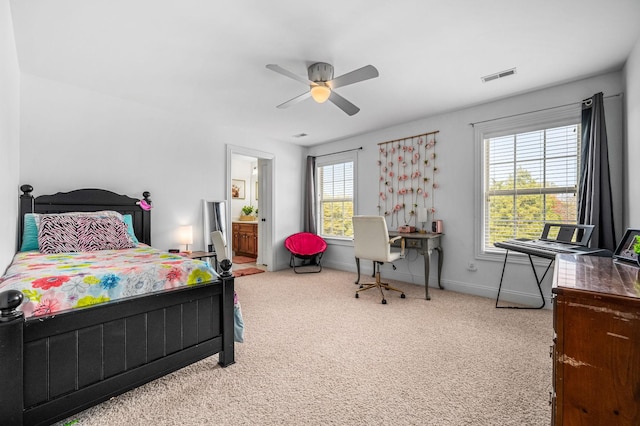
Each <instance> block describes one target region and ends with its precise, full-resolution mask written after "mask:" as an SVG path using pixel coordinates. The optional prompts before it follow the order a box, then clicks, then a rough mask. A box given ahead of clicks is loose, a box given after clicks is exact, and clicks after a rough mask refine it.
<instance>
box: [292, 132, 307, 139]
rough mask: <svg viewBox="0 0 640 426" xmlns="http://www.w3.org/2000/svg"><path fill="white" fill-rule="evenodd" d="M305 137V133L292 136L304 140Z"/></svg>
mask: <svg viewBox="0 0 640 426" xmlns="http://www.w3.org/2000/svg"><path fill="white" fill-rule="evenodd" d="M305 136H309V135H308V134H306V133H298V134H297V135H293V137H294V138H304V137H305Z"/></svg>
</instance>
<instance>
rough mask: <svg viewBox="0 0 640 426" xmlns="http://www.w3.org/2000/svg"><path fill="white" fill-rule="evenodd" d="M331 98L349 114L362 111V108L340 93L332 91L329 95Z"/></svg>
mask: <svg viewBox="0 0 640 426" xmlns="http://www.w3.org/2000/svg"><path fill="white" fill-rule="evenodd" d="M329 100H330V101H331V102H333V103H334V104H335V105H336V106H337V107H338V108H340V109H341V110H343V111H344V112H346V113H347V114H348V115H354V114H357V113H358V111H360V108H358V107H357V106H355V105H354V104H352V103H351V102H349V101H348V100H346V99H345V98H343V97H342V96H340V95H338V94H337V93H336V92H334V91H331V95H330V96H329Z"/></svg>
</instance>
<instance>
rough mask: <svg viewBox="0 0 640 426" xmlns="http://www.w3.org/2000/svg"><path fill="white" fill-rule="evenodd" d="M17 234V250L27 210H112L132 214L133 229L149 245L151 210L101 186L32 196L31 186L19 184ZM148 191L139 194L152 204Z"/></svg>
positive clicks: (32, 211)
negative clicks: (18, 224) (18, 230)
mask: <svg viewBox="0 0 640 426" xmlns="http://www.w3.org/2000/svg"><path fill="white" fill-rule="evenodd" d="M20 190H21V191H22V195H20V233H19V236H18V249H20V246H21V245H22V233H23V231H24V215H25V214H26V213H65V212H95V211H100V210H113V211H117V212H119V213H122V214H130V215H131V216H132V217H133V231H134V232H135V234H136V237H137V238H138V240H139V241H140V242H141V243H145V244H148V245H151V212H150V211H149V210H143V209H142V207H140V206H139V205H138V204H137V203H138V202H139V201H140V200H138V199H135V198H131V197H128V196H126V195H120V194H116V193H115V192H111V191H106V190H104V189H77V190H75V191H70V192H58V193H57V194H53V195H41V196H39V197H34V196H33V195H31V192H32V191H33V187H32V186H31V185H22V186H21V187H20ZM150 195H151V194H150V193H149V192H147V191H145V192H143V193H142V197H143V198H142V199H143V200H144V201H146V202H147V204H149V205H150V204H151V200H150V199H149V196H150Z"/></svg>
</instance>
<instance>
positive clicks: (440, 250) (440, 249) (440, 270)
mask: <svg viewBox="0 0 640 426" xmlns="http://www.w3.org/2000/svg"><path fill="white" fill-rule="evenodd" d="M436 251H437V252H438V287H440V288H441V289H443V290H444V287H443V286H442V280H441V278H442V261H443V257H442V247H436Z"/></svg>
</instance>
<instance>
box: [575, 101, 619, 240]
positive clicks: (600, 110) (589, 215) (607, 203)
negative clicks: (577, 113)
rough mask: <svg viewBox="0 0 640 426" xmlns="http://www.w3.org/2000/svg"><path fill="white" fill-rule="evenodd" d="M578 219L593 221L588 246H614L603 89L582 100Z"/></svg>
mask: <svg viewBox="0 0 640 426" xmlns="http://www.w3.org/2000/svg"><path fill="white" fill-rule="evenodd" d="M578 223H581V224H585V225H595V228H594V231H593V235H592V236H591V244H590V246H591V247H593V248H604V249H609V250H611V251H613V250H615V247H616V235H615V229H614V226H613V200H612V197H611V181H610V179H609V152H608V150H607V126H606V124H605V119H604V105H603V96H602V93H597V94H595V95H593V97H591V98H589V99H585V100H584V101H582V152H581V164H580V193H579V194H578Z"/></svg>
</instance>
